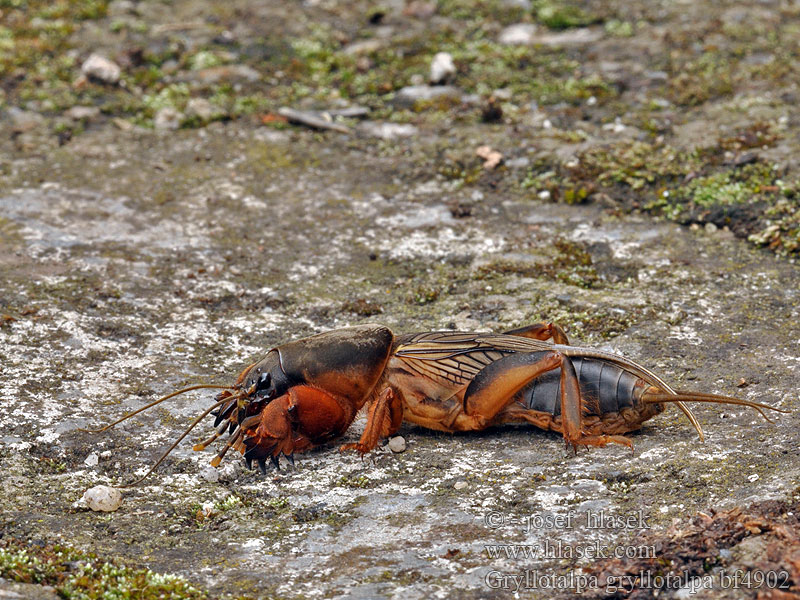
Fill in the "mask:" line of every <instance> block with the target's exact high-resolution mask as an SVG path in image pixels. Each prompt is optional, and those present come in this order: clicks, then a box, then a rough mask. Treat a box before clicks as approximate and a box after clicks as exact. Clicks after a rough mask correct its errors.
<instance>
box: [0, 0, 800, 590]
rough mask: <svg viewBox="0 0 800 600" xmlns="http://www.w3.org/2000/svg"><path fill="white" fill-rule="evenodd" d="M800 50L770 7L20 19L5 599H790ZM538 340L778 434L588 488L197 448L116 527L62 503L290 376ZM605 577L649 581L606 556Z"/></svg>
mask: <svg viewBox="0 0 800 600" xmlns="http://www.w3.org/2000/svg"><path fill="white" fill-rule="evenodd" d="M798 30H800V10H798V9H797V7H796V6H795V5H793V4H785V3H780V2H758V3H752V5H748V4H745V3H719V2H692V3H679V2H674V3H673V2H647V3H610V4H609V3H600V2H596V3H595V2H586V3H561V2H545V1H534V2H532V3H530V2H526V1H524V0H520V1H516V2H513V1H507V2H489V3H487V2H444V1H442V2H438V3H436V2H418V1H414V2H384V3H380V4H377V3H367V2H347V3H343V2H319V1H317V2H306V3H299V2H298V3H277V2H275V3H252V2H244V1H232V2H226V3H213V2H200V1H198V2H188V1H187V2H181V1H175V2H170V3H166V2H155V1H154V2H150V1H143V2H132V1H129V0H116V1H115V2H112V3H110V4H108V3H106V2H103V1H101V0H94V1H90V2H66V1H62V2H56V3H53V2H47V3H45V2H38V1H35V0H32V1H29V2H26V1H25V0H9V1H6V2H0V67H1V68H2V71H1V72H2V74H3V76H2V83H1V85H0V89H1V90H2V91H0V111H1V113H0V114H1V115H2V124H3V127H2V130H1V131H2V135H1V136H0V148H2V150H1V151H0V174H1V175H0V292H1V293H0V365H2V369H0V398H2V411H0V426H2V430H3V433H2V434H1V435H0V457H2V460H3V465H4V477H3V481H2V485H1V486H0V506H2V510H1V511H0V532H1V534H2V538H1V539H0V576H2V577H4V578H6V579H14V580H17V581H18V582H19V583H17V584H15V585H17V586H24V585H25V584H35V583H40V582H44V583H47V584H49V585H51V586H53V588H54V589H55V591H53V590H46V591H42V590H43V589H44V588H41V587H37V588H35V589H36V590H37V591H34V592H30V591H26V592H19V593H27V594H29V595H32V596H31V597H37V596H36V594H40V595H41V594H44V593H48V594H53V593H57V594H60V595H61V596H62V597H75V594H77V593H78V592H76V591H75V590H82V593H85V594H86V596H85V597H89V598H94V597H101V596H100V594H102V593H103V590H105V589H116V590H117V592H118V594H119V597H123V598H124V597H126V594H128V596H129V597H136V598H139V597H147V596H146V595H145V596H142V594H145V593H152V594H153V597H158V594H162V595H164V594H167V593H169V594H172V597H175V598H183V597H203V596H204V595H208V596H210V597H231V598H261V597H280V598H284V597H285V598H295V597H362V598H376V597H381V598H383V597H386V598H390V597H392V598H393V597H398V598H399V597H403V598H417V597H419V598H428V597H431V596H436V597H459V598H462V597H463V598H469V597H475V598H485V597H492V596H496V597H513V596H514V595H516V596H519V597H532V598H540V597H541V598H548V597H552V595H553V594H554V593H562V594H564V595H574V594H575V593H576V592H577V591H581V589H582V588H586V590H585V593H586V594H588V595H595V596H596V595H598V594H599V595H600V596H604V595H607V594H612V595H613V594H617V593H618V592H617V591H613V590H610V589H609V577H611V578H612V580H611V584H612V586H613V585H614V579H613V578H614V577H615V576H617V577H618V578H619V580H618V581H617V582H616V585H617V586H619V585H622V584H623V583H626V582H628V583H632V584H634V585H637V586H638V587H639V588H640V589H638V591H636V592H635V593H636V594H638V595H637V596H636V597H642V598H644V597H654V596H655V595H656V594H658V595H659V597H675V598H680V597H688V596H689V593H690V591H691V590H692V589H693V588H694V589H697V588H698V587H699V586H701V585H705V584H706V583H708V582H709V581H710V583H708V585H709V586H711V588H713V589H710V590H709V589H704V590H703V594H704V597H710V598H741V597H743V596H752V597H755V596H756V595H757V594H761V596H760V597H765V598H768V597H775V598H778V597H784V596H779V594H782V593H787V594H788V593H795V594H796V593H797V588H796V586H797V585H798V581H797V565H798V564H800V560H799V559H798V557H797V536H798V525H797V521H796V519H793V518H791V515H793V514H794V513H793V512H792V507H794V506H795V505H796V503H797V489H798V479H799V478H800V463H798V460H797V457H796V452H795V449H796V447H797V443H798V434H797V433H796V431H797V428H795V427H794V425H795V424H797V419H798V417H797V408H798V407H797V398H798V393H797V389H798V387H800V385H798V384H800V375H798V363H799V362H800V354H798V340H800V318H799V317H800V308H799V307H800V292H798V289H800V285H799V283H800V276H799V275H798V269H797V264H796V258H797V252H798V247H799V246H798V244H800V237H798V236H800V233H799V231H800V224H799V222H800V221H799V219H800V216H799V215H800V213H799V212H798V175H799V174H800V167H799V166H798V161H797V155H798V152H797V150H798V148H797V140H798V130H799V129H800V121H798V119H797V114H796V111H794V109H793V107H794V106H795V105H796V103H797V94H798V89H797V75H798V73H797V71H798V64H800V63H798V41H797V40H798V39H800V37H798V35H797V34H798V32H799V31H798ZM438 53H445V54H444V55H439V56H437V54H438ZM93 55H94V58H92V56H93ZM432 64H433V65H435V68H434V69H433V71H434V72H433V73H432V72H431V70H432V69H431V67H432ZM431 78H433V79H435V80H436V83H437V84H436V85H429V84H430V80H431ZM286 108H290V109H292V110H293V111H301V113H302V114H299V115H298V114H297V112H291V111H286V110H284V109H286ZM337 111H339V112H338V113H337ZM313 119H316V120H317V121H316V122H315V121H313ZM298 121H306V124H303V123H298ZM308 123H312V124H315V125H314V127H309V126H308ZM542 320H552V321H556V322H559V323H561V324H562V325H563V326H564V327H565V328H566V329H567V331H568V333H569V335H570V337H571V339H573V340H574V341H575V342H579V343H582V344H586V345H590V346H596V347H600V348H604V349H607V350H613V351H615V352H619V353H622V354H624V355H625V356H628V357H631V358H634V359H636V360H638V361H640V362H642V363H643V364H645V365H646V366H648V367H651V368H653V369H655V370H656V371H658V372H659V373H661V374H662V375H663V376H664V377H665V378H666V379H667V380H668V381H670V382H674V383H675V385H676V387H680V388H689V389H695V390H701V391H709V392H715V393H723V394H730V395H736V396H738V397H740V398H745V399H749V400H757V401H760V402H765V403H768V404H770V405H772V406H775V407H778V408H781V409H783V410H787V411H790V412H789V413H788V414H782V415H774V416H775V419H774V421H775V422H773V423H769V422H766V421H765V420H763V419H762V418H761V417H760V416H759V415H758V414H756V413H755V412H754V411H752V410H749V409H743V408H739V407H725V406H708V407H697V408H695V412H696V413H697V415H698V418H699V420H700V422H701V423H702V425H703V427H704V428H705V431H706V441H705V443H701V442H700V441H699V440H698V439H697V435H696V433H695V432H694V431H693V429H692V428H691V426H690V425H689V423H688V422H687V421H686V419H685V418H684V417H683V416H682V415H681V413H680V412H679V411H677V410H675V409H674V408H670V409H668V410H667V411H666V413H665V414H663V415H661V416H658V417H656V418H655V419H653V420H652V421H650V422H649V423H648V424H647V425H646V426H645V428H644V429H643V430H642V431H641V432H639V433H637V434H634V435H633V436H632V439H633V441H634V451H633V452H631V451H629V450H627V449H624V448H621V447H609V448H603V449H592V450H591V451H590V452H579V453H578V454H577V455H573V454H572V453H571V452H567V451H565V450H564V447H563V442H562V441H561V440H560V438H559V436H557V435H555V434H551V433H546V432H542V431H538V430H535V429H532V428H526V427H518V428H517V427H506V428H499V429H493V430H489V431H485V432H481V433H471V434H459V435H450V434H442V433H436V432H431V431H426V430H423V429H420V428H415V427H411V426H404V427H403V429H402V430H401V434H402V436H403V437H404V438H405V440H406V444H407V448H406V450H405V452H403V453H393V452H392V451H390V450H389V449H388V448H387V447H383V448H380V449H379V450H378V451H376V452H375V453H373V454H372V455H371V456H369V457H368V458H366V459H364V460H361V459H360V458H358V456H355V455H350V454H339V452H337V447H338V444H332V445H330V446H326V447H322V448H319V449H315V450H313V451H312V452H310V453H308V454H306V455H303V456H299V457H298V460H297V468H296V470H293V471H292V470H288V471H287V470H282V471H281V472H279V473H275V472H270V473H269V474H268V475H267V476H266V477H264V476H262V475H261V474H260V473H257V472H250V471H247V470H246V469H245V468H244V464H243V462H242V461H241V459H240V458H237V457H235V456H232V455H229V456H228V457H227V458H226V459H225V461H224V462H223V463H222V465H221V466H220V468H219V469H213V468H211V467H210V466H209V465H208V461H209V459H210V458H211V456H213V454H212V453H211V452H210V451H206V452H202V453H199V452H192V450H191V443H188V441H187V442H186V443H184V444H183V445H181V446H180V447H179V448H178V449H177V450H176V451H175V452H173V454H172V455H171V456H170V457H169V458H168V459H167V460H166V461H165V463H164V464H163V465H162V466H161V467H160V468H159V469H158V470H157V471H156V473H155V474H154V475H152V476H151V477H150V478H149V479H147V480H146V481H145V482H144V483H142V484H140V485H139V486H137V487H135V488H131V489H126V490H125V491H124V495H123V504H122V506H121V508H119V510H117V511H116V512H111V513H107V514H101V513H95V512H91V511H89V510H87V509H86V508H85V506H83V504H82V503H81V502H80V501H79V500H80V498H81V497H82V494H83V492H84V491H85V490H86V489H87V488H89V487H92V486H94V485H97V484H100V483H121V482H125V481H130V480H131V479H132V478H134V477H135V476H136V475H137V474H139V475H141V474H143V473H144V472H145V471H146V468H147V466H148V465H149V464H152V462H153V461H154V460H155V459H156V458H157V457H158V456H159V455H160V453H161V452H162V451H163V449H165V448H166V447H167V446H168V445H169V443H170V442H171V441H172V440H174V439H176V438H177V436H178V435H179V433H180V432H181V431H182V429H183V428H185V426H186V425H187V424H188V423H189V422H190V421H191V419H192V418H193V417H194V416H196V415H198V414H200V413H201V412H202V411H203V410H204V409H205V408H206V407H207V406H208V405H209V403H210V400H211V398H212V396H213V392H211V391H206V392H196V393H194V394H189V395H187V396H184V397H181V398H176V399H175V400H174V401H171V402H170V403H169V404H166V403H165V404H163V405H162V406H161V407H159V408H158V409H153V410H152V411H151V412H149V413H145V414H144V415H142V416H141V417H137V418H136V419H133V420H131V421H128V422H127V423H125V424H123V425H120V426H119V427H117V428H116V429H114V430H111V431H108V432H105V433H102V434H90V433H86V432H84V431H81V430H79V428H85V427H98V426H101V425H103V424H105V423H108V422H110V421H111V420H113V419H114V418H115V417H117V416H119V415H121V414H124V412H126V411H128V410H131V409H135V408H138V407H140V406H143V405H144V404H145V403H146V402H148V401H150V400H152V399H154V398H156V397H158V396H160V395H163V394H166V393H168V392H170V391H171V390H173V389H177V388H180V387H182V386H185V385H189V384H193V383H198V382H206V383H219V384H228V383H231V382H232V381H233V379H234V378H235V376H236V374H237V373H238V372H239V370H241V369H242V368H243V367H244V366H245V365H247V364H249V363H250V362H252V361H253V360H255V359H257V358H258V357H260V355H261V354H262V353H263V352H264V351H265V350H267V349H268V348H270V347H271V346H274V345H276V344H278V343H281V342H284V341H287V340H290V339H294V338H298V337H302V336H305V335H309V334H312V333H316V332H319V331H324V330H327V329H331V328H334V327H341V326H345V325H352V324H357V323H365V322H381V323H384V324H386V325H388V326H389V327H391V328H392V329H393V330H395V331H398V332H406V331H423V330H435V329H458V330H479V331H503V330H506V329H509V328H512V327H518V326H521V325H524V324H527V323H532V322H537V321H542ZM770 416H772V415H770ZM363 423H364V421H363V418H361V419H359V420H358V421H357V422H356V423H355V424H354V426H353V428H352V430H351V431H350V432H349V433H348V435H347V437H346V438H345V441H355V440H357V438H358V436H359V434H360V431H361V428H362V427H363ZM201 428H202V431H200V429H201ZM196 431H198V433H197V436H196V437H198V438H199V437H204V436H205V435H207V433H208V432H209V431H210V424H206V425H201V426H200V427H198V430H196ZM765 502H766V504H765ZM754 503H755V504H754ZM777 506H781V507H784V508H783V509H777V508H775V507H777ZM786 507H788V508H786ZM781 510H783V511H784V513H786V512H788V514H789V515H790V517H780V516H779V515H780V514H781ZM600 511H603V512H600ZM714 511H717V512H714ZM730 511H733V512H730ZM736 511H739V512H736ZM598 515H605V516H606V517H608V516H613V517H614V520H612V521H610V522H609V521H606V522H604V525H606V526H605V527H592V525H593V524H596V523H593V522H592V521H591V520H592V519H593V518H596V517H598ZM702 515H705V517H704V516H702ZM720 515H721V516H720ZM741 515H745V516H747V515H750V516H748V517H747V518H744V517H741ZM723 526H724V527H725V528H726V529H724V535H722V534H721V533H719V532H720V531H721V529H720V528H721V527H723ZM712 529H713V531H712V533H708V534H707V535H706V534H705V533H703V532H706V531H711V530H712ZM681 532H683V533H681ZM686 532H689V533H686ZM698 532H699V533H698ZM714 532H716V533H714ZM687 536H689V537H687ZM681 539H691V540H692V543H691V544H689V543H686V544H684V545H683V546H678V547H676V545H675V540H681ZM698 540H699V541H698ZM558 542H561V543H562V546H557V545H556V546H553V544H557V543H558ZM545 543H547V544H550V546H547V547H545V546H544V544H545ZM615 548H617V549H619V550H617V552H622V553H623V554H625V553H626V552H627V553H631V552H633V553H636V552H639V554H640V556H638V557H630V556H629V557H628V558H636V560H635V561H633V562H630V561H629V562H625V561H620V559H619V557H617V559H615V560H617V562H614V561H613V560H611V561H610V562H609V561H601V560H597V558H602V557H603V555H608V554H613V553H614V552H615V550H614V549H615ZM651 548H656V559H655V560H649V559H650V558H652V557H649V556H647V553H648V552H650V551H651V550H650V549H651ZM676 548H677V549H676ZM88 552H94V553H96V555H97V556H96V557H94V556H91V555H89V554H87V553H88ZM515 552H516V553H517V554H516V555H514V553H515ZM525 552H528V553H529V554H528V555H525V554H524V553H525ZM598 552H599V554H600V556H599V557H598V556H596V555H597V554H598ZM642 553H644V554H645V556H644V557H642V556H641V554H642ZM765 553H766V554H767V555H769V558H768V560H766V559H765V560H762V558H763V556H764V555H765ZM613 558H614V557H613V556H609V559H613ZM622 558H625V557H622ZM662 558H663V560H661V559H662ZM648 560H649V562H648ZM642 565H644V566H645V567H646V568H645V567H642V568H644V570H645V571H646V572H648V573H650V574H651V575H652V577H650V578H649V579H642V578H640V579H639V580H638V583H636V582H635V581H632V580H631V581H628V580H625V581H623V580H622V577H623V575H625V576H628V575H631V574H632V573H636V572H637V571H636V570H635V569H634V567H637V568H638V567H640V566H642ZM698 565H700V566H699V567H698ZM639 570H640V571H641V569H639ZM687 573H688V574H689V575H688V576H687ZM737 573H741V574H743V575H744V574H750V578H749V579H748V580H747V582H746V583H745V581H744V580H743V579H741V578H740V579H725V576H726V575H728V576H733V575H734V574H737ZM759 573H760V574H761V575H763V577H761V576H757V574H759ZM161 574H174V575H178V576H181V577H183V578H184V579H185V580H184V579H174V578H168V577H165V576H163V575H161ZM657 575H658V576H661V577H662V579H661V580H654V578H655V577H656V576H657ZM706 576H708V577H709V578H710V579H704V577H706ZM670 577H671V578H670ZM681 577H683V579H681ZM687 577H688V578H687ZM691 577H694V578H695V579H694V580H692V579H691ZM758 577H760V580H761V581H762V584H761V585H760V586H758V585H756V584H757V583H758V579H757V578H758ZM593 578H594V579H593ZM770 578H771V579H770ZM733 582H735V584H734V583H733ZM764 582H772V584H774V585H771V586H770V585H766V583H764ZM659 584H661V585H659ZM779 584H785V585H784V590H783V591H780V590H777V589H773V588H774V587H775V586H776V585H779ZM3 585H6V584H2V583H0V586H3ZM81 586H83V587H81ZM159 586H160V587H159ZM707 587H708V586H707ZM662 588H664V589H662ZM0 589H3V588H2V587H0ZM17 589H23V588H22V587H18V588H17ZM24 589H26V590H30V588H24ZM142 590H150V591H149V592H145V591H142ZM625 593H627V588H626V592H625ZM69 594H73V596H70V595H69Z"/></svg>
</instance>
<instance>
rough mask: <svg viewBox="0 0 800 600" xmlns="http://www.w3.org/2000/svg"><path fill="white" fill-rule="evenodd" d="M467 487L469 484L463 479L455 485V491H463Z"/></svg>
mask: <svg viewBox="0 0 800 600" xmlns="http://www.w3.org/2000/svg"><path fill="white" fill-rule="evenodd" d="M465 487H467V482H466V481H464V480H463V479H459V480H458V481H456V482H455V483H454V484H453V489H456V490H463V489H464V488H465Z"/></svg>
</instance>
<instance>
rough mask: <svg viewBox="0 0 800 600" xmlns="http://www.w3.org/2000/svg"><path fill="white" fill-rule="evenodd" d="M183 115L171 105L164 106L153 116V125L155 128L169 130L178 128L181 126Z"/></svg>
mask: <svg viewBox="0 0 800 600" xmlns="http://www.w3.org/2000/svg"><path fill="white" fill-rule="evenodd" d="M182 120H183V115H182V114H181V113H180V112H178V111H177V110H175V109H174V108H172V107H169V106H165V107H164V108H162V109H159V111H158V112H157V113H156V116H155V117H154V118H153V127H155V128H156V129H160V130H162V131H164V130H170V129H178V128H179V127H180V126H181V121H182Z"/></svg>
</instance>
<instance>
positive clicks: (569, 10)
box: [534, 0, 599, 29]
mask: <svg viewBox="0 0 800 600" xmlns="http://www.w3.org/2000/svg"><path fill="white" fill-rule="evenodd" d="M534 11H535V13H536V19H537V20H538V21H539V22H540V23H542V24H543V25H546V26H547V27H550V28H551V29H568V28H570V27H585V26H586V25H591V24H592V23H596V22H597V21H598V20H599V19H598V17H596V16H594V15H591V14H589V13H588V12H586V11H585V10H584V9H583V8H581V7H580V6H577V5H576V4H572V3H566V2H558V1H552V0H537V1H536V2H535V3H534Z"/></svg>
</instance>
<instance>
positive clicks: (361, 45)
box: [342, 38, 386, 56]
mask: <svg viewBox="0 0 800 600" xmlns="http://www.w3.org/2000/svg"><path fill="white" fill-rule="evenodd" d="M385 45H386V42H384V41H383V40H379V39H377V38H370V39H368V40H358V41H356V42H353V43H351V44H348V45H347V46H345V47H344V49H343V50H342V52H343V53H344V54H346V55H348V56H362V55H364V54H372V53H373V52H376V51H378V50H380V49H381V48H383V47H384V46H385Z"/></svg>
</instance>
